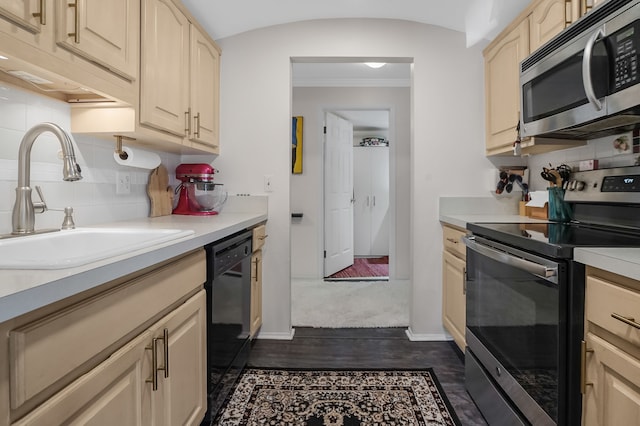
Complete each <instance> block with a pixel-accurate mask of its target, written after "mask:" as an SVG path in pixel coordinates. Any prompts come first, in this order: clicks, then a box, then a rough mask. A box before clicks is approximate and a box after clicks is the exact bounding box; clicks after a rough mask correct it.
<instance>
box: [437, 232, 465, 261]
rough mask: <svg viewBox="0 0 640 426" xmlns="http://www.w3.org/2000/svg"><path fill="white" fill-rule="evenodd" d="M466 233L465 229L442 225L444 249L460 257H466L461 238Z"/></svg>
mask: <svg viewBox="0 0 640 426" xmlns="http://www.w3.org/2000/svg"><path fill="white" fill-rule="evenodd" d="M465 235H466V231H463V230H460V229H457V228H453V227H451V226H447V225H444V226H443V227H442V236H443V245H444V249H445V250H447V251H449V252H451V253H453V254H455V255H456V256H458V257H461V258H462V259H466V257H467V251H466V247H465V245H464V244H463V243H462V241H461V238H462V237H464V236H465Z"/></svg>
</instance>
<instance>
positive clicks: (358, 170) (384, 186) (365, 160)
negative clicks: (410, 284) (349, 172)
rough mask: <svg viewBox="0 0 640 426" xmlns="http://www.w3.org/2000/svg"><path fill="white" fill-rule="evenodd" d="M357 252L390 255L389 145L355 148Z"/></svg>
mask: <svg viewBox="0 0 640 426" xmlns="http://www.w3.org/2000/svg"><path fill="white" fill-rule="evenodd" d="M353 191H354V196H355V197H354V198H355V202H354V210H353V211H354V228H353V232H354V254H355V255H358V256H386V255H388V254H389V219H388V216H389V215H388V213H389V148H388V147H354V150H353Z"/></svg>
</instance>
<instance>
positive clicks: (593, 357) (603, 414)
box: [582, 333, 640, 426]
mask: <svg viewBox="0 0 640 426" xmlns="http://www.w3.org/2000/svg"><path fill="white" fill-rule="evenodd" d="M586 342H587V347H588V349H591V350H593V352H590V353H587V370H586V377H585V379H586V382H587V383H591V385H588V386H587V387H586V393H585V394H584V396H583V404H582V405H583V416H582V423H583V425H585V426H595V425H597V426H607V425H632V424H638V419H640V360H638V359H637V358H635V357H633V356H631V355H629V354H628V353H626V352H624V351H622V350H621V349H620V348H618V347H616V346H614V345H612V344H611V343H609V342H607V341H605V340H603V339H601V338H600V337H598V336H596V335H594V334H592V333H587V337H586Z"/></svg>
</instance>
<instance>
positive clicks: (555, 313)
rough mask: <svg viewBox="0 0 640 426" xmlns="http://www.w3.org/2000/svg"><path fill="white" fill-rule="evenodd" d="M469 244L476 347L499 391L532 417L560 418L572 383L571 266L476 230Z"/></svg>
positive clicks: (540, 421)
mask: <svg viewBox="0 0 640 426" xmlns="http://www.w3.org/2000/svg"><path fill="white" fill-rule="evenodd" d="M465 244H466V245H467V283H466V284H467V312H466V314H467V329H466V339H467V345H468V347H469V351H470V352H472V354H473V355H474V356H475V358H476V359H477V361H478V362H479V363H480V364H481V365H482V367H484V370H485V372H486V374H488V375H489V376H490V379H489V380H488V381H489V382H491V383H490V385H491V387H493V388H498V389H499V390H500V392H496V393H497V394H503V395H506V396H507V398H508V399H509V400H510V403H512V404H514V405H515V406H516V407H517V411H519V412H520V413H521V414H522V415H523V416H524V417H525V418H526V419H527V420H528V421H529V422H531V423H532V424H535V425H547V424H549V425H553V424H556V423H558V406H559V400H560V398H561V395H563V394H564V392H565V386H566V380H565V379H564V378H563V377H561V376H560V374H564V372H565V371H566V370H565V368H564V367H566V366H565V365H564V364H565V361H563V359H564V352H565V351H566V349H565V348H566V344H565V343H564V342H565V340H566V338H567V336H566V330H565V328H566V327H565V326H566V315H567V312H566V310H565V309H562V308H561V306H563V303H564V302H565V301H566V287H567V286H566V281H567V278H566V266H565V264H564V263H561V262H555V261H551V260H549V259H547V258H542V257H540V256H535V255H532V254H530V253H527V252H524V251H522V250H518V249H514V248H512V247H509V246H506V245H503V244H499V243H496V242H493V241H490V240H486V239H483V238H481V237H477V236H471V237H465ZM563 293H565V294H563ZM561 372H562V373H561ZM467 379H469V378H468V377H467ZM468 387H470V385H469V383H468ZM476 388H477V386H476ZM472 396H473V395H472ZM481 409H482V407H481ZM560 423H562V422H560Z"/></svg>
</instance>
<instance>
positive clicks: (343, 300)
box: [291, 280, 410, 328]
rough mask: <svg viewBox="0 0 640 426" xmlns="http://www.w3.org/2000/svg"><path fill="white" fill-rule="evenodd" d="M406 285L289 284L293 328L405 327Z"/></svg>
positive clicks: (380, 283)
mask: <svg viewBox="0 0 640 426" xmlns="http://www.w3.org/2000/svg"><path fill="white" fill-rule="evenodd" d="M409 297H410V286H409V282H408V281H393V282H388V281H369V282H367V281H330V282H325V281H320V280H293V281H292V283H291V301H292V307H291V321H292V325H293V326H294V327H318V328H350V327H357V328H361V327H407V326H409Z"/></svg>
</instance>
